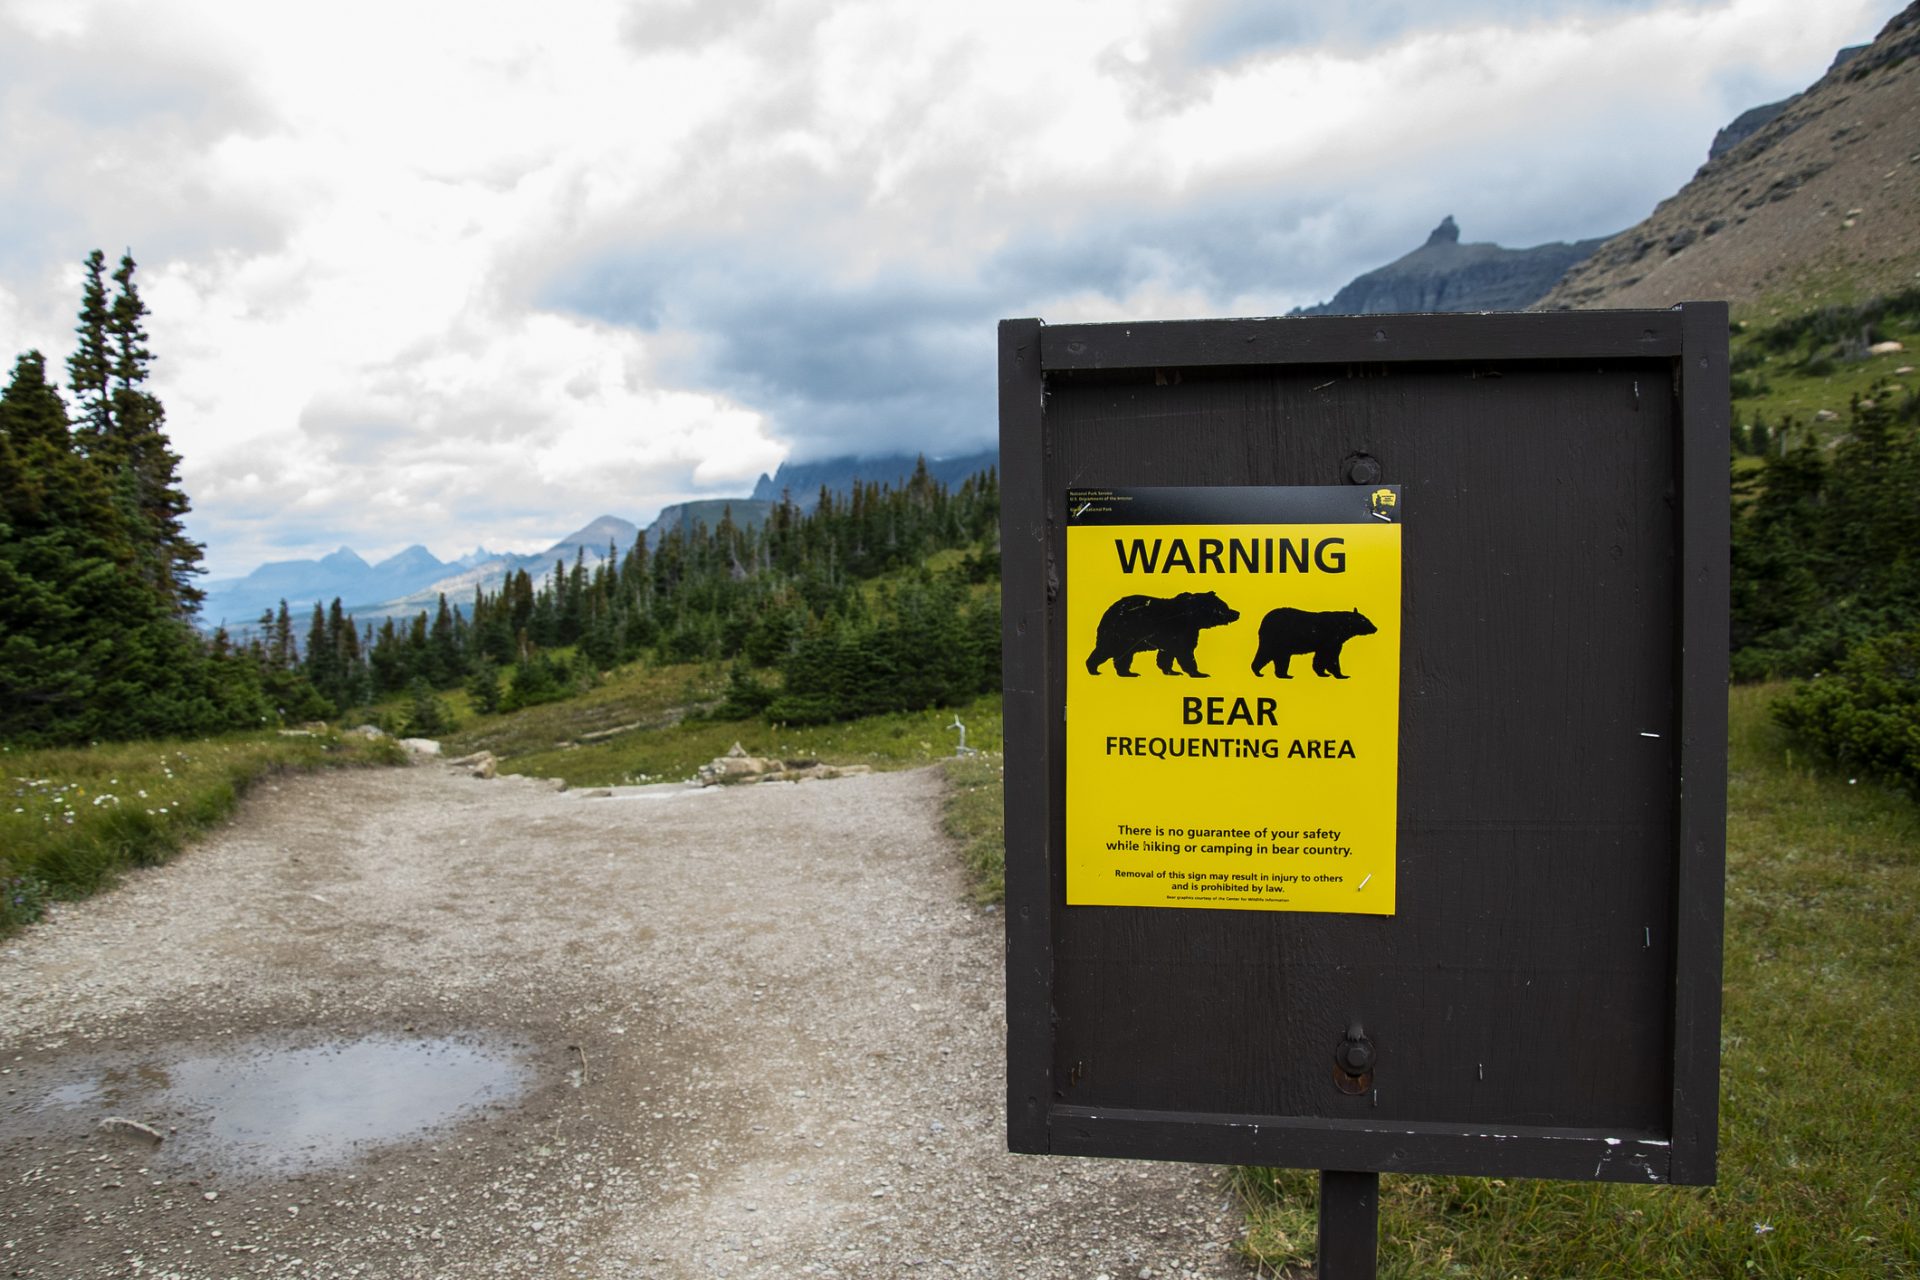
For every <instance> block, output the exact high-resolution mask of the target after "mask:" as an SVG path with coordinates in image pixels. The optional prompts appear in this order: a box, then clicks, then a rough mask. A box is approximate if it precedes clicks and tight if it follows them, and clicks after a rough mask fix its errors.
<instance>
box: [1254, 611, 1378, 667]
mask: <svg viewBox="0 0 1920 1280" xmlns="http://www.w3.org/2000/svg"><path fill="white" fill-rule="evenodd" d="M1377 630H1379V628H1377V627H1375V626H1374V625H1373V623H1371V622H1369V621H1367V616H1366V615H1365V614H1363V613H1361V612H1360V611H1359V610H1358V609H1355V610H1353V611H1352V612H1350V613H1342V612H1339V611H1337V610H1336V611H1334V612H1332V613H1308V612H1307V611H1306V610H1304V609H1275V610H1274V611H1273V612H1272V613H1269V614H1268V615H1267V616H1266V617H1264V618H1262V619H1261V620H1260V650H1259V652H1257V653H1255V654H1254V655H1253V674H1255V675H1259V674H1260V668H1262V667H1264V666H1266V665H1267V664H1268V663H1269V662H1271V663H1272V664H1273V674H1274V675H1276V676H1279V677H1280V678H1281V679H1282V680H1286V679H1290V678H1291V677H1290V675H1289V673H1288V671H1287V664H1288V663H1289V662H1290V661H1292V658H1293V655H1294V654H1296V653H1310V654H1312V655H1313V674H1315V675H1317V676H1332V677H1333V678H1334V679H1336V680H1345V679H1346V678H1347V677H1346V676H1345V675H1344V674H1343V673H1342V672H1341V670H1340V646H1342V645H1344V644H1345V643H1346V642H1347V641H1349V640H1351V639H1353V638H1354V637H1355V636H1370V635H1372V634H1373V633H1374V632H1375V631H1377Z"/></svg>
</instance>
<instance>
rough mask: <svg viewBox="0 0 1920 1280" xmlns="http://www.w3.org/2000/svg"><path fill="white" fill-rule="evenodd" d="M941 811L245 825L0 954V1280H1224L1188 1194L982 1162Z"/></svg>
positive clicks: (404, 811) (975, 969)
mask: <svg viewBox="0 0 1920 1280" xmlns="http://www.w3.org/2000/svg"><path fill="white" fill-rule="evenodd" d="M939 788H940V780H939V775H938V774H937V773H936V772H933V771H928V770H922V771H916V772H912V773H892V774H876V775H871V776H866V777H857V778H849V779H843V780H838V781H832V782H815V783H804V784H798V785H794V784H774V785H763V786H759V787H736V788H716V789H713V790H710V791H704V792H700V791H684V790H679V789H674V788H633V789H626V790H622V791H618V792H615V793H614V794H612V795H611V796H607V795H601V796H594V795H592V794H582V793H564V794H563V793H556V792H554V791H551V790H549V789H547V788H545V787H544V786H542V785H540V784H537V783H534V782H532V781H528V780H523V779H517V778H501V779H498V780H494V781H480V780H477V779H473V778H469V777H466V776H464V775H463V774H462V773H460V772H459V771H457V770H453V769H450V768H447V767H445V766H442V765H439V764H431V765H421V766H418V767H415V768H412V769H405V770H378V771H364V772H351V773H345V774H335V775H328V776H323V777H314V778H303V779H293V780H287V781H283V782H281V783H279V784H277V785H275V786H272V787H263V788H261V789H259V790H258V791H257V792H256V793H255V795H254V796H253V797H252V798H250V799H249V800H248V802H247V803H246V805H245V806H244V808H243V809H242V812H241V814H240V815H239V817H238V818H237V820H236V821H235V822H234V823H233V824H231V826H229V827H228V828H227V829H225V830H224V831H223V832H222V833H221V834H219V835H218V836H217V837H216V838H214V839H213V840H210V841H209V842H207V843H206V844H204V845H201V846H199V847H197V848H195V849H193V850H192V851H190V852H189V853H188V854H187V855H185V856H183V857H182V858H180V859H178V860H177V861H175V862H174V863H172V864H170V865H169V866H166V867H163V868H160V869H158V870H154V871H150V872H144V873H140V874H138V875H136V876H133V877H131V878H129V880H128V881H127V882H126V884H125V885H123V886H122V887H121V888H120V889H118V890H117V891H115V892H114V893H111V894H108V895H105V896H103V897H101V898H97V899H95V900H93V901H90V902H86V903H80V904H75V905H70V906H64V907H62V908H60V909H59V911H58V913H57V915H56V917H55V919H54V920H53V921H52V923H50V924H46V925H42V926H39V927H36V928H34V929H31V930H29V931H28V932H27V933H25V934H23V935H20V936H18V937H16V938H15V939H13V940H12V941H11V942H9V943H7V944H6V945H5V947H4V948H0V1008H3V1009H4V1010H5V1011H6V1013H5V1017H4V1019H0V1068H4V1071H5V1074H4V1075H0V1089H4V1093H0V1272H4V1273H7V1274H11V1275H15V1276H62V1277H70V1276H123V1275H124V1276H132V1275H139V1276H179V1277H216V1276H217V1277H226V1276H269V1275H273V1276H277V1275H301V1276H346V1275H364V1276H514V1277H528V1276H585V1277H613V1276H620V1277H709V1276H780V1277H794V1276H847V1277H854V1276H859V1277H896V1276H992V1277H997V1276H1024V1277H1043V1276H1046V1277H1052V1276H1061V1277H1068V1276H1070V1277H1084V1278H1087V1280H1091V1278H1093V1277H1097V1276H1102V1275H1105V1276H1108V1277H1111V1278H1112V1280H1122V1278H1123V1277H1125V1278H1126V1280H1133V1278H1134V1277H1140V1276H1150V1277H1173V1276H1185V1275H1196V1276H1217V1277H1244V1276H1246V1275H1247V1274H1248V1271H1247V1268H1246V1266H1245V1264H1243V1263H1242V1262H1240V1261H1239V1260H1238V1259H1237V1257H1236V1256H1235V1255H1234V1253H1233V1251H1232V1240H1233V1237H1234V1233H1235V1230H1236V1228H1237V1225H1238V1215H1237V1213H1236V1211H1235V1209H1234V1207H1233V1206H1232V1205H1231V1204H1230V1203H1229V1198H1228V1196H1227V1195H1226V1194H1225V1193H1224V1192H1223V1191H1222V1190H1221V1184H1220V1182H1219V1179H1218V1175H1217V1173H1216V1172H1215V1171H1213V1170H1208V1169H1203V1168H1195V1167H1192V1166H1182V1165H1164V1164H1151V1163H1134V1162H1125V1161H1093V1160H1067V1159H1057V1158H1036V1157H1028V1156H1020V1157H1016V1156H1011V1155H1008V1154H1006V1152H1005V1150H1004V1145H1005V1144H1004V1135H1003V1129H1002V1124H1003V1117H1002V1097H1003V1093H1002V1070H1003V1067H1002V1063H1003V1058H1002V1053H1003V1037H1004V1026H1003V1022H1002V1018H1001V995H1002V985H1001V922H1000V917H999V915H998V914H997V913H994V912H992V911H982V910H980V909H978V908H976V907H974V906H972V905H971V904H969V903H968V902H967V900H966V898H965V895H964V886H963V884H962V882H961V878H960V873H959V871H958V869H957V866H956V858H955V856H954V854H953V851H952V849H951V848H950V846H949V845H948V843H947V842H946V840H945V838H944V837H943V836H942V835H941V834H940V831H939V828H938V825H937V819H936V814H937V810H938V803H939ZM382 1053H388V1054H397V1055H401V1056H407V1055H412V1056H410V1057H408V1061H409V1062H411V1063H413V1064H414V1065H415V1067H416V1068H417V1067H418V1066H419V1064H420V1063H422V1062H424V1063H425V1064H426V1066H425V1069H424V1074H422V1075H420V1076H419V1077H418V1080H419V1083H418V1084H417V1085H414V1084H409V1085H407V1086H406V1090H407V1092H406V1094H405V1096H404V1097H403V1098H402V1099H401V1108H400V1110H399V1111H398V1112H397V1113H392V1114H389V1115H387V1116H386V1118H385V1119H384V1120H381V1121H379V1122H378V1123H381V1124H384V1125H386V1126H387V1129H386V1130H382V1131H381V1132H382V1134H383V1135H384V1136H382V1137H377V1138H375V1137H368V1138H363V1140H361V1141H359V1142H358V1143H357V1144H355V1145H352V1146H348V1147H344V1148H343V1147H340V1146H339V1145H338V1144H339V1143H340V1142H342V1141H344V1138H343V1136H342V1135H343V1134H344V1133H345V1132H346V1128H345V1127H346V1125H347V1124H348V1123H349V1122H351V1121H352V1120H354V1119H355V1117H356V1115H357V1113H356V1112H355V1107H356V1106H361V1105H367V1106H370V1105H372V1103H373V1102H374V1101H375V1100H376V1098H377V1095H378V1094H379V1093H380V1089H381V1082H380V1081H377V1080H371V1079H367V1078H362V1077H361V1076H359V1075H356V1072H357V1071H360V1070H361V1069H362V1067H363V1065H364V1063H365V1062H366V1061H368V1060H369V1059H367V1058H365V1057H364V1056H356V1055H365V1054H372V1055H374V1056H375V1057H376V1058H377V1057H378V1055H380V1054H382ZM263 1063H264V1064H280V1067H285V1068H287V1069H288V1070H289V1071H291V1069H292V1068H293V1067H295V1066H298V1067H300V1068H301V1069H302V1070H304V1071H305V1074H297V1075H295V1074H289V1075H285V1076H283V1077H279V1080H280V1083H278V1084H277V1085H271V1086H269V1087H268V1091H267V1093H266V1096H265V1101H264V1103H263V1102H262V1101H261V1098H260V1097H259V1096H257V1095H258V1094H259V1093H260V1084H259V1081H258V1080H255V1081H254V1082H253V1085H254V1086H255V1088H254V1093H255V1095H256V1096H253V1097H252V1100H251V1102H247V1101H244V1100H243V1099H242V1096H241V1094H239V1093H235V1094H231V1095H229V1094H217V1093H216V1094H215V1095H213V1096H197V1095H196V1094H195V1090H196V1089H197V1088H198V1089H202V1090H206V1089H211V1088H213V1086H212V1085H209V1084H208V1083H207V1082H208V1081H227V1082H229V1083H231V1081H232V1079H233V1078H234V1073H235V1071H237V1070H240V1067H238V1066H236V1064H243V1065H246V1069H247V1070H250V1071H253V1072H254V1073H255V1074H256V1075H257V1074H259V1072H260V1071H262V1070H265V1069H266V1068H264V1067H262V1066H261V1064H263ZM278 1069H279V1068H275V1070H278ZM396 1070H397V1068H396ZM223 1072H224V1073H225V1074H222V1073H223ZM243 1074H244V1073H243ZM469 1076H472V1077H474V1078H473V1079H472V1080H469V1079H468V1077H469ZM395 1078H399V1077H397V1076H396V1077H395ZM407 1078H408V1079H414V1078H415V1077H407ZM387 1083H389V1084H390V1083H391V1081H388V1082H387ZM464 1085H471V1086H472V1087H471V1089H470V1090H469V1092H468V1093H467V1094H461V1095H459V1096H458V1097H457V1098H456V1100H455V1101H453V1102H448V1103H446V1106H448V1107H452V1108H454V1109H453V1110H450V1111H445V1112H444V1113H443V1112H440V1111H436V1110H435V1109H434V1108H435V1106H436V1105H438V1104H436V1103H434V1102H433V1101H432V1099H431V1095H432V1093H433V1091H434V1089H436V1088H441V1087H442V1086H444V1087H445V1089H447V1090H454V1091H455V1092H456V1093H457V1091H458V1089H459V1088H460V1087H463V1086H464ZM275 1089H277V1090H278V1092H274V1091H273V1090H275ZM488 1089H491V1090H493V1092H492V1093H491V1094H489V1093H488V1092H487V1090H488ZM249 1107H251V1108H252V1109H251V1110H249V1109H248V1108H249ZM108 1116H113V1117H116V1118H120V1119H125V1120H128V1121H132V1122H135V1123H138V1124H142V1125H146V1126H149V1127H150V1128H152V1129H153V1130H154V1131H156V1132H158V1133H160V1134H162V1135H163V1136H164V1138H165V1140H164V1141H163V1142H161V1143H159V1144H158V1145H154V1144H153V1143H152V1142H151V1141H149V1140H148V1139H147V1138H145V1137H144V1136H142V1135H141V1134H140V1133H139V1132H138V1131H137V1130H134V1129H131V1128H128V1127H122V1128H120V1129H119V1130H118V1131H114V1130H111V1129H108V1130H103V1129H101V1128H100V1127H99V1123H100V1121H101V1120H102V1119H105V1118H107V1117H108ZM303 1116H306V1117H309V1118H311V1117H318V1119H319V1121H320V1123H319V1125H318V1127H317V1128H308V1129H304V1130H302V1129H299V1128H298V1127H297V1122H298V1121H299V1120H300V1119H301V1117H303ZM249 1125H251V1126H253V1127H252V1128H248V1127H247V1126H249ZM276 1125H278V1126H281V1127H279V1128H276V1127H275V1126H276ZM389 1130H391V1132H389ZM249 1144H252V1145H249Z"/></svg>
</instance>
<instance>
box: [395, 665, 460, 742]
mask: <svg viewBox="0 0 1920 1280" xmlns="http://www.w3.org/2000/svg"><path fill="white" fill-rule="evenodd" d="M407 696H408V697H409V698H410V699H411V702H410V703H409V704H408V707H407V723H406V727H405V733H406V736H408V737H410V738H437V737H439V736H440V735H441V734H443V733H449V732H451V731H452V730H453V712H451V711H449V710H448V709H447V704H446V703H444V702H442V701H441V700H440V699H439V698H437V697H435V696H434V692H433V686H432V685H430V684H428V683H427V681H426V678H425V677H424V676H415V677H414V678H413V681H412V682H411V683H410V684H408V685H407Z"/></svg>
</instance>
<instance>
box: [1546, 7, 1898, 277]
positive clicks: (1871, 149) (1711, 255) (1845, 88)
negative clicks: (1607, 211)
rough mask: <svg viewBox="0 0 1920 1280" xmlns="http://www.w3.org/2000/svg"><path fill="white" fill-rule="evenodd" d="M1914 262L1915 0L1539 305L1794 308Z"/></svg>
mask: <svg viewBox="0 0 1920 1280" xmlns="http://www.w3.org/2000/svg"><path fill="white" fill-rule="evenodd" d="M1917 271H1920V3H1915V4H1911V5H1909V6H1908V7H1907V8H1906V9H1905V10H1904V11H1903V12H1902V13H1900V14H1899V15H1898V16H1897V17H1895V18H1894V19H1893V20H1892V21H1891V22H1889V23H1888V24H1887V25H1886V27H1885V29H1883V30H1882V31H1881V33H1880V35H1879V36H1878V38H1876V39H1875V40H1874V41H1873V43H1872V44H1870V45H1868V46H1867V47H1866V48H1865V49H1863V50H1861V51H1860V52H1859V53H1858V54H1857V55H1855V56H1854V57H1852V58H1848V59H1846V60H1845V61H1843V62H1839V63H1838V64H1837V65H1836V66H1835V67H1834V68H1833V69H1832V70H1829V71H1828V72H1827V74H1826V75H1824V76H1822V77H1821V78H1820V79H1819V80H1818V81H1816V82H1815V83H1814V84H1813V86H1812V87H1811V88H1809V89H1808V90H1807V91H1806V92H1804V93H1802V94H1800V95H1799V96H1797V97H1795V98H1793V99H1790V100H1789V101H1788V103H1787V105H1786V107H1785V109H1784V110H1782V111H1781V112H1780V113H1779V114H1778V115H1777V116H1775V117H1774V118H1773V119H1772V120H1770V121H1769V122H1767V123H1766V124H1765V125H1763V126H1762V127H1761V128H1760V129H1758V130H1757V131H1756V132H1754V133H1753V135H1752V136H1750V137H1748V138H1747V139H1746V140H1745V141H1743V142H1741V143H1739V144H1738V145H1736V146H1734V147H1732V148H1731V149H1729V150H1727V151H1725V152H1724V153H1723V154H1722V155H1720V156H1719V157H1718V158H1717V159H1712V160H1709V161H1708V162H1707V163H1706V164H1705V165H1703V166H1701V168H1700V170H1699V172H1698V173H1696V174H1694V176H1693V178H1692V180H1691V181H1689V182H1688V183H1687V185H1686V186H1684V187H1682V188H1681V189H1680V191H1679V192H1678V193H1676V194H1675V195H1673V196H1672V197H1671V198H1669V199H1667V200H1665V201H1663V202H1662V203H1661V204H1660V206H1659V207H1658V208H1657V209H1655V210H1654V211H1653V214H1652V216H1650V217H1649V218H1647V220H1646V221H1645V222H1642V223H1641V224H1640V225H1639V226H1636V227H1633V228H1630V229H1629V230H1627V231H1623V232H1621V233H1620V234H1619V235H1617V236H1615V237H1613V238H1612V239H1611V240H1608V241H1607V242H1606V243H1605V244H1603V245H1601V246H1600V248H1599V250H1598V251H1597V252H1595V253H1594V254H1593V256H1592V257H1590V258H1588V259H1587V260H1586V261H1585V262H1583V263H1581V264H1579V265H1578V266H1576V267H1574V268H1573V269H1572V270H1571V271H1569V272H1568V273H1567V277H1566V279H1564V280H1562V281H1561V282H1560V284H1559V285H1558V286H1557V287H1556V288H1555V289H1554V290H1553V291H1552V292H1551V293H1550V294H1548V295H1547V296H1546V297H1545V298H1544V299H1542V300H1541V301H1540V303H1539V306H1540V307H1542V308H1547V309H1555V310H1565V309H1571V308H1576V307H1583V308H1584V307H1665V306H1671V305H1673V304H1674V303H1677V302H1682V301H1686V300H1689V299H1694V298H1725V299H1726V300H1728V301H1729V302H1732V303H1734V304H1735V305H1736V306H1740V305H1742V304H1745V305H1749V306H1752V305H1759V304H1762V303H1768V304H1770V305H1773V306H1776V307H1781V308H1785V309H1790V310H1801V309H1804V308H1805V307H1807V306H1811V305H1817V304H1820V303H1823V302H1830V301H1837V300H1841V299H1846V298H1861V297H1866V296H1871V295H1874V294H1879V293H1886V292H1890V291H1892V290H1894V289H1898V288H1904V287H1910V286H1911V285H1912V284H1913V281H1914V279H1915V274H1916V272H1917Z"/></svg>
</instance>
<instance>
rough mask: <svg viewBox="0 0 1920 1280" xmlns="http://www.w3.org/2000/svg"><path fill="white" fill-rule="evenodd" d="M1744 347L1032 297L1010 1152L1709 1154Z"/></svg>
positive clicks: (1008, 609) (1704, 329) (1012, 527)
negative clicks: (1736, 359)
mask: <svg viewBox="0 0 1920 1280" xmlns="http://www.w3.org/2000/svg"><path fill="white" fill-rule="evenodd" d="M1726 353H1727V313H1726V308H1725V306H1724V304H1718V303H1703V304H1694V303H1689V304H1687V305H1685V306H1683V307H1679V308H1676V309H1674V310H1672V311H1658V312H1594V313H1560V314H1538V315H1531V314H1530V315H1476V316H1389V317H1327V318H1318V317H1316V318H1299V319H1267V320H1220V321H1214V320H1208V321H1187V322H1164V323H1149V324H1097V325H1067V326H1047V325H1044V324H1042V323H1041V322H1040V321H1038V320H1009V321H1005V322H1003V323H1002V325H1001V327H1000V430H1001V441H1000V458H1001V492H1002V500H1003V504H1004V508H1003V515H1002V561H1003V573H1004V583H1005V587H1004V590H1005V596H1004V601H1005V605H1004V609H1005V613H1004V618H1005V650H1004V652H1005V672H1006V675H1005V719H1006V741H1007V748H1006V750H1007V770H1006V777H1007V931H1008V971H1007V1012H1008V1138H1009V1144H1010V1146H1011V1147H1012V1148H1013V1149H1014V1150H1016V1151H1026V1152H1051V1153H1056V1154H1078V1155H1097V1156H1129V1157H1146V1158H1163V1159H1180V1160H1198V1161H1210V1162H1219V1163H1247V1164H1271V1165H1291V1166H1296V1167H1304V1168H1319V1169H1342V1170H1354V1171H1396V1172H1425V1173H1461V1174H1478V1175H1490V1176H1522V1177H1553V1178H1575V1179H1602V1180H1612V1181H1630V1182H1674V1183H1706V1182H1711V1181H1712V1180H1713V1176H1714V1159H1715V1150H1716V1132H1715V1130H1716V1122H1717V1096H1718V1095H1717V1091H1718V1072H1719V996H1720V945H1721V896H1722V883H1723V876H1724V871H1723V867H1724V840H1725V816H1726V815H1725V775H1726V763H1725V761H1726V678H1727V538H1728V523H1727V522H1728V483H1727V365H1726ZM1175 832H1177V834H1170V833H1175Z"/></svg>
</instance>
